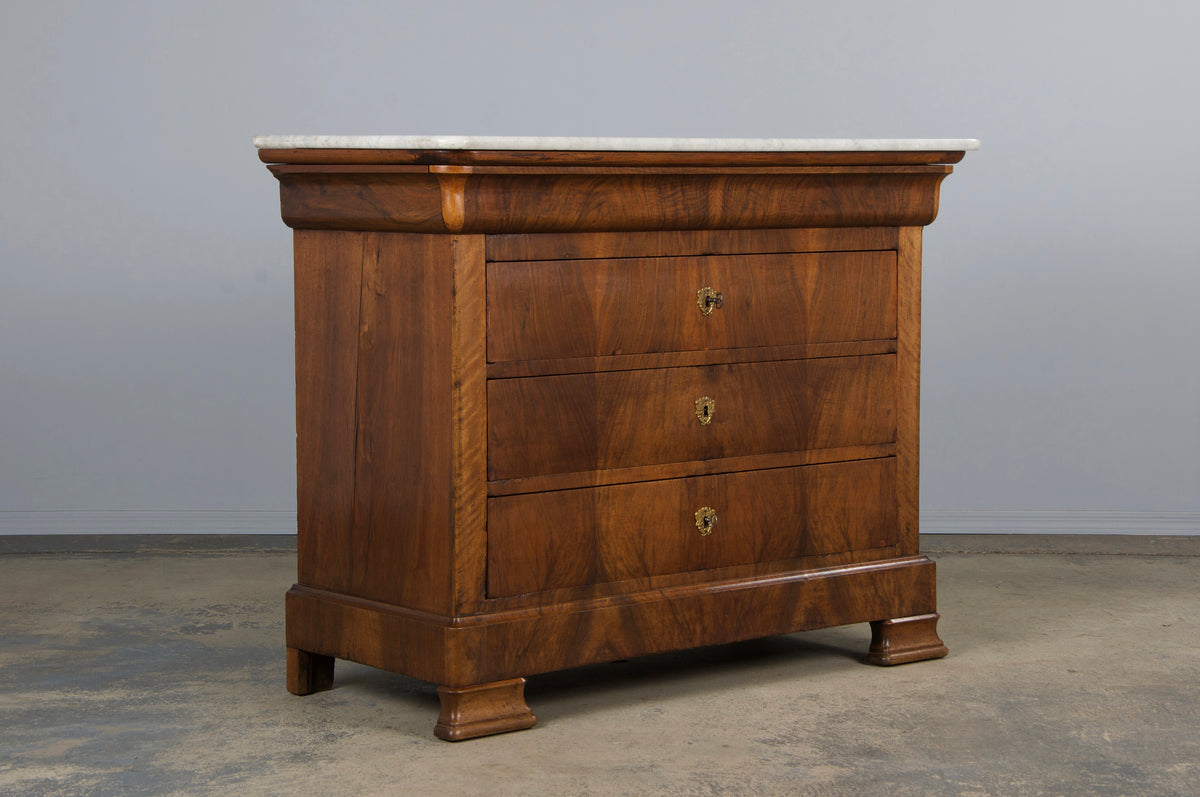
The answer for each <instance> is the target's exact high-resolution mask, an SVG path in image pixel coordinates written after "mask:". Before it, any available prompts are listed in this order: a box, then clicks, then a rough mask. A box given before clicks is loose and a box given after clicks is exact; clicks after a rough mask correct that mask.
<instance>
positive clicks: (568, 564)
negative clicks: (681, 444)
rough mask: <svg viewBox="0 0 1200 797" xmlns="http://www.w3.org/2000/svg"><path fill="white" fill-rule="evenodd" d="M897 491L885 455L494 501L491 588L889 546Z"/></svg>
mask: <svg viewBox="0 0 1200 797" xmlns="http://www.w3.org/2000/svg"><path fill="white" fill-rule="evenodd" d="M895 496H896V484H895V461H894V460H893V459H891V458H887V459H868V460H862V461H858V462H839V463H832V464H828V465H811V466H807V467H800V468H783V469H772V470H763V471H745V472H741V473H730V474H724V475H718V476H703V477H698V478H691V479H671V480H668V481H658V482H643V483H639V484H622V485H614V486H611V487H596V488H590V489H582V490H558V491H555V492H549V493H531V494H526V495H514V496H506V497H503V498H493V499H491V500H490V501H489V502H488V515H489V525H488V542H489V544H488V594H489V595H490V596H507V595H520V594H522V593H526V592H544V591H547V590H551V589H560V588H564V587H574V586H580V585H584V584H594V583H604V582H614V581H627V580H630V579H637V578H642V577H645V576H655V575H663V574H667V573H683V572H691V571H701V570H712V569H715V568H720V567H729V566H731V565H739V564H751V563H755V562H757V563H772V562H778V561H782V560H788V559H795V558H799V557H802V556H812V555H816V554H823V553H834V552H837V551H856V550H861V549H868V548H883V547H886V546H888V545H892V544H894V543H895V534H896V522H895V504H896V499H895ZM702 507H709V508H711V509H712V510H713V512H714V515H715V517H716V519H717V521H716V523H715V524H714V525H713V526H712V528H711V530H708V531H706V532H702V531H701V530H700V529H699V528H698V527H697V522H698V521H697V517H696V512H697V510H699V509H701V508H702ZM530 518H537V521H538V522H537V523H536V524H533V523H530V522H529V519H530ZM564 540H570V544H564Z"/></svg>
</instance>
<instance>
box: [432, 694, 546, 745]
mask: <svg viewBox="0 0 1200 797" xmlns="http://www.w3.org/2000/svg"><path fill="white" fill-rule="evenodd" d="M438 697H439V698H440V699H441V701H442V713H441V716H439V717H438V723H437V726H436V727H435V728H434V729H433V735H434V736H436V737H438V738H439V739H445V740H446V741H448V742H461V741H462V740H463V739H474V738H475V737H477V736H490V735H492V734H494V733H506V732H508V731H520V730H524V729H526V728H532V727H533V726H534V725H535V724H536V723H537V717H535V716H533V712H531V711H530V710H529V706H528V705H526V704H525V679H524V678H511V679H509V680H507V681H494V682H493V683H489V684H478V685H476V686H464V687H450V686H439V687H438Z"/></svg>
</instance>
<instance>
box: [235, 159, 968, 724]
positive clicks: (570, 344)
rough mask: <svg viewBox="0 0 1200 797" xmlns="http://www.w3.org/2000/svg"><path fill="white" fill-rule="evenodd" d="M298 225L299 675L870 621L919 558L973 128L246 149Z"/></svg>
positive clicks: (578, 654) (680, 643)
mask: <svg viewBox="0 0 1200 797" xmlns="http://www.w3.org/2000/svg"><path fill="white" fill-rule="evenodd" d="M256 143H257V144H258V146H259V148H260V157H261V158H262V160H263V161H265V162H267V163H268V164H270V168H271V170H272V171H273V173H274V174H275V176H276V177H277V178H278V179H279V181H280V190H281V200H282V208H283V218H284V221H285V222H286V223H287V224H288V225H289V226H291V227H293V228H294V230H295V232H294V257H295V281H296V282H295V284H296V382H297V393H296V396H297V405H296V411H297V462H298V470H297V473H298V519H299V539H298V558H299V567H298V579H297V583H296V585H295V586H294V587H293V588H292V589H291V590H290V591H289V592H288V594H287V654H288V657H287V678H288V688H289V690H291V691H292V692H294V693H296V694H308V693H311V692H314V691H318V690H322V689H328V688H330V687H331V686H332V683H333V665H334V660H335V659H336V658H343V659H349V660H353V661H358V662H362V663H365V664H369V665H373V666H376V667H381V668H384V669H387V670H391V671H394V672H398V673H404V674H406V675H409V676H413V677H416V678H420V679H424V680H427V681H430V682H432V683H434V684H437V686H438V693H439V695H440V697H441V704H442V712H441V716H440V718H439V720H438V723H437V725H436V728H435V733H436V735H438V736H439V737H441V738H444V739H451V740H457V739H465V738H471V737H475V736H481V735H486V734H490V733H498V732H502V731H509V730H517V729H521V728H527V727H530V726H532V725H533V724H534V722H535V720H534V716H533V714H532V713H531V712H530V710H529V708H528V707H527V706H526V704H525V700H524V696H523V688H524V683H525V681H524V678H525V676H527V675H531V674H536V673H541V672H547V671H552V670H557V669H563V668H567V667H573V666H578V665H582V664H588V663H594V662H599V661H608V660H614V659H625V658H630V657H633V656H638V655H644V654H649V653H655V652H662V651H668V650H677V649H682V648H688V647H694V646H699V645H710V644H719V643H726V642H732V641H736V640H743V639H751V638H755V637H761V636H766V635H771V634H781V633H790V632H794V631H802V630H809V629H815V628H822V627H829V626H834V625H843V624H849V623H860V622H869V623H871V624H872V629H873V635H872V636H873V640H872V643H871V648H870V651H869V654H868V659H869V660H870V661H872V662H873V663H876V664H898V663H903V662H908V661H917V660H921V659H928V658H935V657H938V656H942V655H945V653H946V648H945V647H944V646H943V644H942V642H941V640H940V639H939V638H938V636H937V633H936V623H937V618H938V615H937V612H936V600H935V576H934V565H933V563H932V562H930V561H929V560H928V559H926V558H925V557H923V556H921V555H920V553H919V550H918V537H917V506H918V478H917V474H918V428H919V427H918V423H919V362H920V357H919V347H920V311H919V306H920V260H921V229H922V227H923V226H924V225H926V224H928V223H930V222H931V221H932V220H933V218H934V215H935V214H936V211H937V199H938V186H939V184H940V182H941V180H942V179H943V178H944V177H945V176H946V175H947V174H948V173H949V172H950V171H951V167H950V165H949V164H952V163H954V162H957V161H958V160H959V159H961V158H962V156H963V152H964V151H965V150H967V149H973V148H974V147H975V146H976V143H975V142H973V141H935V142H930V141H918V142H913V141H899V142H874V143H870V142H868V143H864V142H829V141H819V140H818V141H811V140H810V141H793V142H779V141H765V142H730V141H712V142H703V141H697V140H684V141H682V142H680V141H676V142H653V141H649V140H628V139H625V140H610V141H603V140H600V141H597V140H566V141H554V140H546V139H535V140H525V141H521V140H512V139H500V140H482V141H479V140H470V139H443V140H417V139H403V138H390V139H388V138H374V139H366V138H349V139H340V140H339V139H318V138H313V139H299V140H297V139H287V138H264V139H259V140H257V141H256Z"/></svg>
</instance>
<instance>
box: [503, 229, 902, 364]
mask: <svg viewBox="0 0 1200 797" xmlns="http://www.w3.org/2000/svg"><path fill="white" fill-rule="evenodd" d="M487 279H488V285H487V291H488V332H489V334H488V361H489V362H504V361H506V360H542V359H549V358H556V357H602V356H608V355H622V354H641V353H646V352H671V351H688V350H695V349H706V350H728V349H741V348H753V347H760V346H787V345H795V344H801V343H829V342H837V341H854V340H881V339H887V338H894V337H896V256H895V253H894V252H888V251H883V252H832V253H825V254H776V255H741V256H737V255H721V256H709V257H685V258H676V257H656V258H625V259H621V260H583V261H579V260H555V261H525V262H514V263H492V264H491V265H489V267H488V275H487ZM706 287H707V288H711V289H712V290H713V291H714V292H717V293H719V294H720V295H721V306H720V307H713V308H709V312H708V314H705V313H704V312H703V311H702V309H701V307H700V304H699V297H698V292H699V291H700V290H701V289H703V288H706Z"/></svg>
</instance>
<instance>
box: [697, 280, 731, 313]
mask: <svg viewBox="0 0 1200 797" xmlns="http://www.w3.org/2000/svg"><path fill="white" fill-rule="evenodd" d="M724 303H725V297H724V296H722V295H721V294H719V293H717V292H716V291H714V290H713V289H712V288H710V287H708V286H707V285H705V286H704V287H703V288H701V289H700V290H698V291H696V304H697V305H699V307H700V315H712V311H713V310H716V309H717V308H719V307H720V306H721V305H723V304H724Z"/></svg>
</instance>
